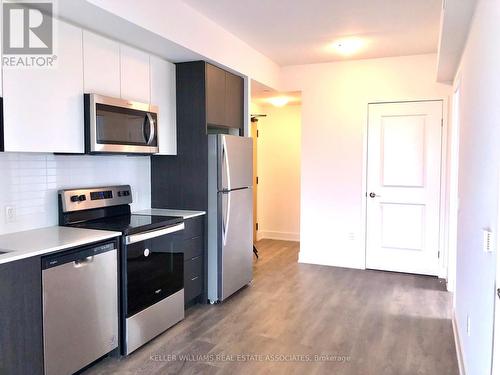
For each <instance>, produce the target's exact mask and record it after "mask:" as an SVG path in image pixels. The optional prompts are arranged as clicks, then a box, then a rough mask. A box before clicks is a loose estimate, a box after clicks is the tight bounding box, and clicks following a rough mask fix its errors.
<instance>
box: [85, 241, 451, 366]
mask: <svg viewBox="0 0 500 375" xmlns="http://www.w3.org/2000/svg"><path fill="white" fill-rule="evenodd" d="M257 246H258V248H259V252H260V259H259V260H258V261H256V262H255V268H254V281H253V282H252V284H251V285H249V286H247V287H245V288H244V289H243V290H241V291H240V292H238V293H237V294H235V295H234V296H232V297H231V298H230V299H228V300H227V301H226V302H224V303H222V304H220V305H214V306H211V305H197V306H194V307H192V308H191V309H189V310H188V311H187V312H186V318H185V319H184V321H182V322H180V323H179V324H177V325H176V326H174V327H172V328H171V329H169V330H168V331H167V332H165V333H164V334H163V335H161V336H159V337H158V338H156V339H155V340H154V341H152V342H151V343H149V344H147V345H145V346H144V347H143V348H141V349H139V350H138V351H136V352H134V353H133V354H132V355H130V356H129V357H127V358H123V359H117V358H106V359H104V360H103V361H101V362H99V363H98V364H96V365H95V366H93V367H92V368H91V369H89V370H88V371H86V372H85V374H86V375H90V374H92V375H102V374H124V375H128V374H145V375H149V374H151V375H153V374H154V375H157V374H162V375H163V374H252V375H254V374H287V375H289V374H341V375H345V374H349V375H364V374H384V375H388V374H397V375H402V374H411V375H414V374H429V375H446V374H450V375H457V374H458V367H457V358H456V354H455V347H454V339H453V332H452V323H451V295H450V294H449V293H447V292H446V291H445V285H444V281H443V280H440V279H437V278H432V277H424V276H414V275H405V274H398V273H390V272H380V271H363V270H353V269H344V268H335V267H325V266H317V265H308V264H298V263H297V255H298V243H294V242H285V241H273V240H262V241H260V242H259V243H258V245H257Z"/></svg>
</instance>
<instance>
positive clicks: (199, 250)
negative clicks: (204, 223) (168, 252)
mask: <svg viewBox="0 0 500 375" xmlns="http://www.w3.org/2000/svg"><path fill="white" fill-rule="evenodd" d="M203 240H204V238H203V236H199V237H195V238H190V239H189V240H184V241H183V250H184V261H185V262H187V261H188V260H190V259H191V258H194V257H196V256H200V255H203V248H204V246H205V244H204V241H203Z"/></svg>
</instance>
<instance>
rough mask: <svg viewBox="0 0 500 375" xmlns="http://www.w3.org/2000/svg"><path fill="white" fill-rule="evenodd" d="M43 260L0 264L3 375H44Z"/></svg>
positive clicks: (0, 334)
mask: <svg viewBox="0 0 500 375" xmlns="http://www.w3.org/2000/svg"><path fill="white" fill-rule="evenodd" d="M42 322H43V318H42V272H41V263H40V257H32V258H27V259H22V260H18V261H14V262H10V263H5V264H0V374H2V375H3V374H16V375H24V374H26V375H37V374H43V333H42V324H43V323H42Z"/></svg>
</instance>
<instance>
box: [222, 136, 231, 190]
mask: <svg viewBox="0 0 500 375" xmlns="http://www.w3.org/2000/svg"><path fill="white" fill-rule="evenodd" d="M222 159H223V160H222V163H223V169H224V171H223V173H225V175H226V186H222V187H223V188H224V189H227V190H231V175H230V174H229V158H228V156H227V144H226V138H225V137H222Z"/></svg>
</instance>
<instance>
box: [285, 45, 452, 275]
mask: <svg viewBox="0 0 500 375" xmlns="http://www.w3.org/2000/svg"><path fill="white" fill-rule="evenodd" d="M282 83H283V89H284V90H286V91H302V141H301V142H302V145H301V150H302V151H301V152H302V161H301V229H300V239H301V250H300V257H299V260H300V261H301V262H307V263H318V264H325V265H334V266H344V267H355V268H363V267H364V264H365V252H364V240H363V213H362V212H363V211H362V202H363V199H362V194H363V183H364V176H363V157H364V156H363V155H364V131H365V128H366V123H367V105H368V103H370V102H382V101H401V100H419V99H441V98H447V97H448V96H449V95H450V94H451V88H450V86H447V85H443V84H437V83H436V55H419V56H405V57H394V58H383V59H371V60H358V61H346V62H335V63H327V64H314V65H301V66H292V67H285V68H283V70H282Z"/></svg>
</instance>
